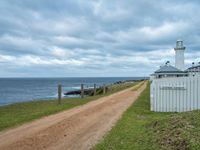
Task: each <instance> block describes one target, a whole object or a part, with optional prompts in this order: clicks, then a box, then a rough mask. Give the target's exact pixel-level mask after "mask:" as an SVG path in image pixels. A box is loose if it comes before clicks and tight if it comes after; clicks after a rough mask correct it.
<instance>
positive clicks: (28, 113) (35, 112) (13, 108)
mask: <svg viewBox="0 0 200 150" xmlns="http://www.w3.org/2000/svg"><path fill="white" fill-rule="evenodd" d="M136 84H137V82H135V83H126V84H121V85H114V86H113V90H112V91H108V93H107V94H106V95H109V94H112V93H114V92H117V91H120V90H123V89H125V88H128V87H132V86H134V85H136ZM106 95H97V96H91V97H85V98H84V99H80V98H73V99H63V100H62V105H58V104H57V100H48V101H46V100H45V101H32V102H24V103H16V104H13V105H8V106H2V107H0V131H1V130H3V129H6V128H9V127H13V126H16V125H20V124H22V123H24V122H28V121H31V120H34V119H37V118H41V117H43V116H47V115H50V114H53V113H56V112H59V111H63V110H67V109H70V108H73V107H75V106H79V105H83V104H85V103H87V102H90V101H92V100H96V99H98V98H100V97H102V96H106Z"/></svg>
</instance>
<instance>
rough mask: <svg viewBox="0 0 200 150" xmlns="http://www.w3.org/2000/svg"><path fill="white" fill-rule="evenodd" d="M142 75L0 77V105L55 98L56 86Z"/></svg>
mask: <svg viewBox="0 0 200 150" xmlns="http://www.w3.org/2000/svg"><path fill="white" fill-rule="evenodd" d="M140 79H144V77H101V78H97V77H94V78H91V77H90V78H0V106H2V105H8V104H13V103H18V102H25V101H33V100H47V99H55V98H56V97H57V86H58V84H61V85H62V87H63V93H64V92H67V91H71V90H75V89H80V84H81V83H83V84H84V86H85V87H92V86H93V85H94V83H95V84H97V86H101V85H103V84H111V83H114V82H117V81H124V80H140Z"/></svg>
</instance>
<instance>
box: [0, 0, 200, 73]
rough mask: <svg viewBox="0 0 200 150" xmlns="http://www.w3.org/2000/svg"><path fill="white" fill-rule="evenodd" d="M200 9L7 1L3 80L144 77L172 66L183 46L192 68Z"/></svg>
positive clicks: (0, 15)
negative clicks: (176, 48) (180, 42)
mask: <svg viewBox="0 0 200 150" xmlns="http://www.w3.org/2000/svg"><path fill="white" fill-rule="evenodd" d="M199 5H200V2H199V1H197V0H195V1H187V0H178V1H172V0H169V1H164V0H161V1H159V2H158V1H154V0H153V1H148V0H138V1H132V0H126V1H120V0H110V1H107V0H94V1H84V0H76V1H74V0H67V1H64V0H61V1H54V0H40V1H37V0H36V1H32V0H18V1H13V0H2V1H0V66H1V68H3V69H2V70H1V72H0V76H2V77H3V76H36V75H38V76H144V75H148V74H150V73H151V72H152V71H153V70H155V69H156V67H158V66H159V65H161V64H162V63H163V62H165V61H166V60H170V61H171V62H173V60H174V59H173V55H174V52H173V47H174V46H175V41H176V40H177V39H178V38H182V39H183V40H184V42H185V44H186V46H187V51H186V59H187V60H186V63H187V65H190V63H191V62H192V61H194V60H196V61H198V60H199V57H200V54H199V49H200V42H199V41H200V27H199V24H200V20H199V19H198V18H199V14H200V10H199ZM5 65H6V66H7V67H5ZM27 70H28V71H27ZM43 70H45V71H43ZM35 72H37V73H35ZM58 73H59V74H58Z"/></svg>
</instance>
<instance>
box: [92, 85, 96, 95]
mask: <svg viewBox="0 0 200 150" xmlns="http://www.w3.org/2000/svg"><path fill="white" fill-rule="evenodd" d="M96 93H97V87H96V84H94V94H93V95H94V96H95V95H96Z"/></svg>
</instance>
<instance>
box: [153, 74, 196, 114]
mask: <svg viewBox="0 0 200 150" xmlns="http://www.w3.org/2000/svg"><path fill="white" fill-rule="evenodd" d="M150 96H151V111H156V112H184V111H192V110H196V109H200V75H196V76H194V77H193V76H189V77H177V78H162V79H153V81H152V82H151V95H150Z"/></svg>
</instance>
